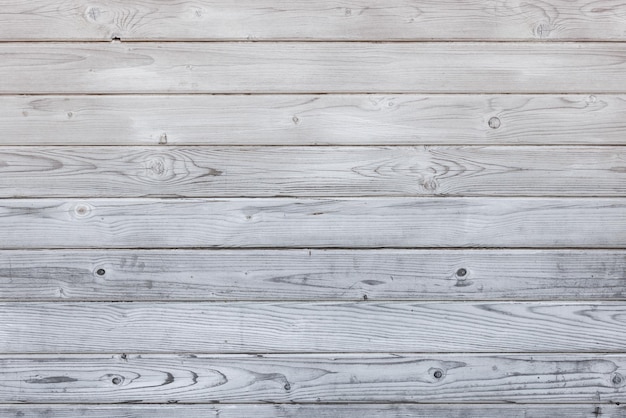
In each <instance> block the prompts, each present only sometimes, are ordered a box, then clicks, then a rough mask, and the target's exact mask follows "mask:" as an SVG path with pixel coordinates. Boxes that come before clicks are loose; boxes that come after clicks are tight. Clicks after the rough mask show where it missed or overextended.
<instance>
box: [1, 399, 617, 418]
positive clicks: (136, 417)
mask: <svg viewBox="0 0 626 418" xmlns="http://www.w3.org/2000/svg"><path fill="white" fill-rule="evenodd" d="M0 414H2V416H3V417H6V418H111V417H117V418H178V417H181V418H249V417H255V418H353V417H358V416H366V417H374V416H375V417H381V418H433V417H446V418H502V417H507V418H597V417H603V418H623V417H624V415H625V414H626V407H624V406H619V405H610V404H574V405H572V404H565V405H564V404H557V405H550V404H540V405H530V404H518V405H493V404H482V405H480V404H456V405H455V404H446V405H433V404H430V405H428V404H426V405H422V404H405V403H402V404H351V405H341V404H334V405H292V404H275V405H267V404H241V405H233V404H230V405H228V404H225V405H184V404H179V405H57V404H47V405H0Z"/></svg>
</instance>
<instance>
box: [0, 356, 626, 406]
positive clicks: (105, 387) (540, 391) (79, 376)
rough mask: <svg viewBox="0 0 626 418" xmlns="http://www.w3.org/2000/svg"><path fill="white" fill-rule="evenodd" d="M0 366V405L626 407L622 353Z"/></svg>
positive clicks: (49, 361) (77, 359) (122, 359)
mask: <svg viewBox="0 0 626 418" xmlns="http://www.w3.org/2000/svg"><path fill="white" fill-rule="evenodd" d="M0 364H1V365H2V367H0V376H1V377H2V381H3V385H2V387H1V388H0V399H2V401H3V402H11V403H14V402H19V403H24V402H54V403H59V402H77V401H78V402H85V403H111V402H113V403H118V402H132V403H142V402H181V403H184V402H191V403H195V402H201V403H209V402H219V403H231V402H234V403H237V402H363V401H366V402H450V401H452V402H472V403H474V402H531V403H542V402H543V403H550V402H573V403H591V402H593V403H609V402H617V403H620V402H624V400H625V399H626V387H625V386H626V383H625V382H626V378H624V373H625V369H626V359H625V358H624V356H623V355H615V356H612V355H603V354H597V355H594V356H582V355H568V358H567V359H564V358H563V355H561V354H559V355H546V354H542V355H537V356H532V357H530V356H527V355H525V356H522V355H504V356H495V355H487V356H486V355H471V354H468V355H462V356H459V355H442V354H432V355H428V356H426V357H424V356H418V355H406V356H401V355H397V354H372V355H363V354H351V355H345V354H344V355H340V354H334V355H332V357H331V356H320V355H315V356H314V355H263V356H233V355H230V356H229V355H222V356H203V355H191V356H184V355H183V356H176V355H161V356H146V355H131V354H127V355H115V356H110V355H109V356H105V355H98V356H69V357H68V356H59V355H55V356H37V357H32V356H22V357H15V356H12V357H6V356H3V357H1V358H0ZM353 407H354V406H348V408H353ZM475 407H476V406H475ZM512 407H515V406H512ZM407 408H410V409H409V410H408V411H411V409H412V408H413V406H407ZM426 408H432V406H428V407H426ZM444 408H445V406H444ZM483 408H484V407H483ZM500 408H501V407H500ZM496 410H498V409H496ZM499 410H500V411H502V409H499ZM609 410H610V407H609ZM408 411H407V412H408ZM582 411H584V406H583V407H582ZM587 412H588V411H587ZM249 416H255V415H249ZM352 416H354V415H352ZM464 416H465V415H464ZM503 416H504V415H503ZM506 416H508V415H506Z"/></svg>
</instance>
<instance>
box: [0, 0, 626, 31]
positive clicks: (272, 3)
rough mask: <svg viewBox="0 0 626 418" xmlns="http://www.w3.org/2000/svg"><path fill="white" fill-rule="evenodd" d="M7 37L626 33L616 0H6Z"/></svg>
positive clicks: (1, 18) (0, 18) (0, 23)
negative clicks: (528, 0)
mask: <svg viewBox="0 0 626 418" xmlns="http://www.w3.org/2000/svg"><path fill="white" fill-rule="evenodd" d="M0 7H1V10H2V12H1V13H0V38H2V39H3V40H76V39H79V40H80V39H89V40H110V39H111V38H113V37H118V38H122V39H125V40H137V39H139V40H172V39H187V40H215V39H230V40H257V39H301V40H320V39H321V40H337V39H339V40H381V39H395V40H414V39H420V40H424V39H425V40H430V39H449V40H454V39H487V40H535V39H537V40H543V39H548V40H549V39H566V40H618V41H621V40H623V39H624V20H623V18H624V15H625V14H626V9H625V8H624V5H623V4H621V3H618V2H614V1H609V0H596V1H592V0H574V1H566V0H557V1H551V2H549V3H542V2H534V3H532V4H531V3H525V2H520V1H518V0H505V1H498V2H493V3H486V4H482V3H480V2H478V3H473V2H469V3H468V2H465V1H462V0H445V1H435V0H419V1H410V0H391V1H387V2H385V3H384V5H381V4H380V3H378V2H376V1H374V0H351V1H349V2H343V3H338V2H333V1H331V0H322V1H316V2H307V1H306V0H297V1H294V0H290V1H289V0H261V1H258V0H240V1H237V2H229V1H228V0H217V1H216V0H211V1H209V0H194V1H178V2H162V1H157V0H144V1H141V2H139V1H133V2H127V1H122V0H100V1H97V2H82V1H79V0H66V1H62V2H58V1H52V0H35V1H33V0H31V1H28V2H21V1H19V0H3V1H2V2H0Z"/></svg>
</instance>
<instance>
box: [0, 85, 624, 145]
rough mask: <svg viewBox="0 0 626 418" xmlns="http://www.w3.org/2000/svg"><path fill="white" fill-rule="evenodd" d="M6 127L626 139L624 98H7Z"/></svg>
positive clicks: (326, 138) (55, 140)
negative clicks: (625, 136) (625, 134)
mask: <svg viewBox="0 0 626 418" xmlns="http://www.w3.org/2000/svg"><path fill="white" fill-rule="evenodd" d="M493 117H497V118H498V121H495V120H492V123H491V126H490V123H489V120H490V119H491V118H493ZM498 122H499V126H498V127H497V128H495V126H497V123H498ZM0 125H1V126H2V128H3V135H2V136H0V145H164V143H166V144H170V145H416V144H431V145H435V144H454V145H459V144H469V145H498V144H515V145H519V144H527V145H532V144H537V145H568V144H572V145H576V144H583V145H587V144H592V145H593V144H597V145H605V144H612V145H626V140H625V139H624V132H625V131H626V96H623V95H613V94H611V95H608V94H607V95H562V96H557V95H549V94H547V95H546V94H542V95H534V96H533V95H509V94H506V95H465V94H462V95H447V94H444V95H431V96H427V95H414V94H398V95H361V94H349V95H336V94H330V95H291V94H290V95H253V96H249V95H245V96H242V95H189V96H176V95H174V96H161V95H146V96H139V97H138V96H128V95H123V96H117V95H114V96H90V95H87V96H82V95H78V96H34V97H33V96H0ZM492 126H493V127H492Z"/></svg>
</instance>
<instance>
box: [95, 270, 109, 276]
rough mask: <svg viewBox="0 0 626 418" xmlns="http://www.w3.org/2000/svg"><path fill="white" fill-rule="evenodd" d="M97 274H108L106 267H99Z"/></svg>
mask: <svg viewBox="0 0 626 418" xmlns="http://www.w3.org/2000/svg"><path fill="white" fill-rule="evenodd" d="M96 274H97V275H98V276H104V275H105V274H107V272H106V270H105V269H98V270H96Z"/></svg>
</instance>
